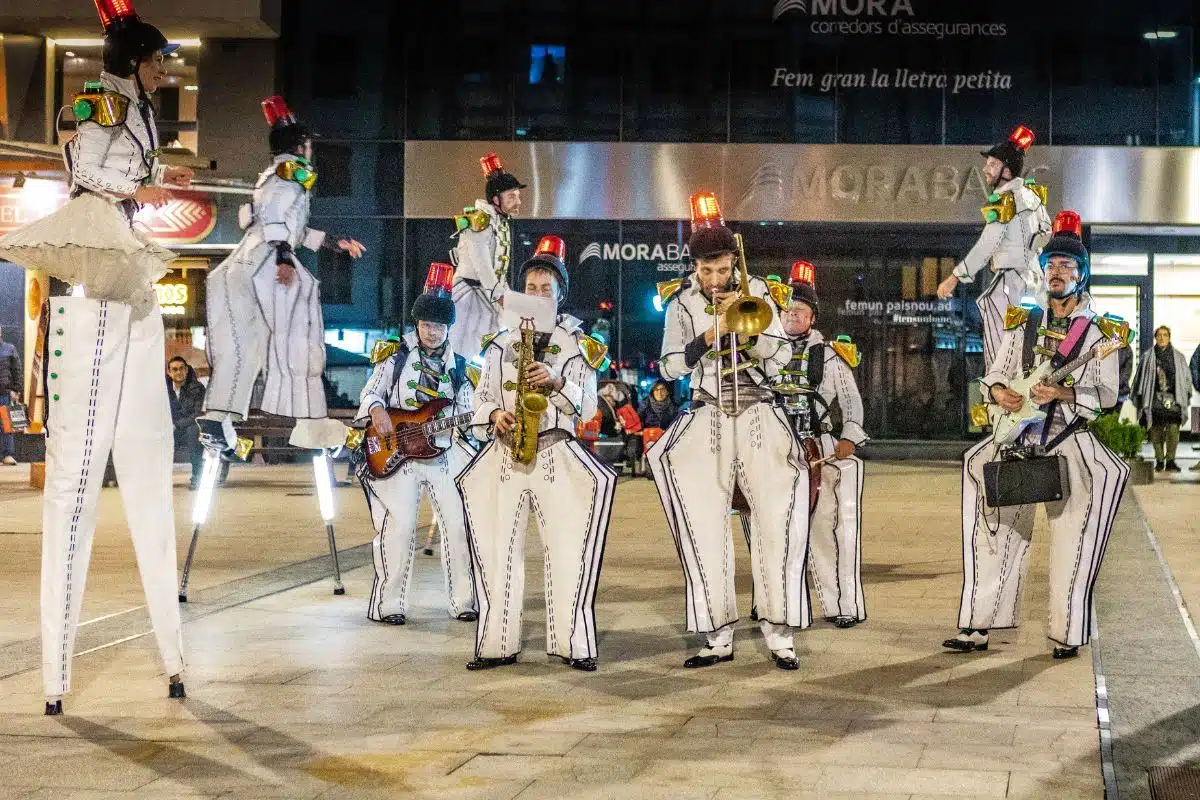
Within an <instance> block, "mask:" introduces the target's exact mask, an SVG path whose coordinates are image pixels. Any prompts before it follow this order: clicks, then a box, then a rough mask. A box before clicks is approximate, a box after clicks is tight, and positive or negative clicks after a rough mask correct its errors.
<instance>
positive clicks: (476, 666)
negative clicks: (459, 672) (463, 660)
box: [467, 653, 517, 672]
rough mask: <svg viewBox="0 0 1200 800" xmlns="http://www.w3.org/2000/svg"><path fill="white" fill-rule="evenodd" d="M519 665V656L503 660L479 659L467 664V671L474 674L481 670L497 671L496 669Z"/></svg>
mask: <svg viewBox="0 0 1200 800" xmlns="http://www.w3.org/2000/svg"><path fill="white" fill-rule="evenodd" d="M515 663H517V654H516V653H513V654H512V655H511V656H504V657H503V658H483V657H477V658H476V659H475V660H474V661H469V662H467V669H469V670H471V671H472V672H477V671H479V670H481V669H495V668H496V667H507V666H508V665H510V664H515Z"/></svg>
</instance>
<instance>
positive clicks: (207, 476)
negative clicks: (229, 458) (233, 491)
mask: <svg viewBox="0 0 1200 800" xmlns="http://www.w3.org/2000/svg"><path fill="white" fill-rule="evenodd" d="M220 470H221V457H220V456H219V455H217V454H216V453H215V452H213V451H211V450H205V451H204V466H203V468H202V469H201V472H200V486H199V487H197V489H196V498H195V500H194V501H193V503H192V541H191V544H189V545H188V554H187V559H185V560H184V562H183V579H182V580H181V581H180V582H179V602H181V603H186V602H187V586H188V576H189V575H190V574H191V571H192V559H193V558H194V557H195V556H196V542H197V541H198V540H199V539H200V529H201V528H203V527H204V523H205V522H206V521H207V520H208V512H209V510H210V509H211V508H212V500H213V492H214V491H215V490H216V487H217V474H218V473H219V472H220Z"/></svg>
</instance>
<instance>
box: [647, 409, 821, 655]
mask: <svg viewBox="0 0 1200 800" xmlns="http://www.w3.org/2000/svg"><path fill="white" fill-rule="evenodd" d="M646 457H647V461H648V463H649V465H650V471H651V473H652V474H653V475H654V482H655V485H656V486H657V487H658V493H659V498H660V499H661V500H662V504H663V510H664V511H665V512H666V516H667V525H668V527H669V528H670V529H671V535H672V536H673V537H674V539H675V547H676V549H677V551H678V553H679V559H680V562H681V563H682V565H683V576H684V595H685V606H686V615H687V629H688V630H689V631H692V632H700V633H709V632H712V631H716V630H718V629H720V628H723V627H725V626H726V625H729V624H730V623H733V622H736V621H737V619H738V611H737V595H736V592H735V589H734V562H733V541H732V539H731V531H730V519H729V517H730V514H729V509H730V504H731V503H732V502H733V489H734V482H735V480H736V482H737V484H738V485H739V486H740V488H741V490H742V493H743V494H744V495H745V496H746V499H747V501H748V502H749V504H750V509H751V514H750V562H751V574H752V575H753V578H754V597H755V602H756V603H757V606H758V615H759V618H760V619H762V620H765V621H768V622H771V623H774V624H775V625H781V626H783V625H786V626H789V627H792V628H805V627H808V625H809V624H811V622H812V615H811V610H810V609H809V605H808V591H807V587H806V585H805V571H804V564H805V557H806V554H807V553H806V551H807V549H808V524H809V519H808V468H807V466H806V465H805V463H804V461H803V458H802V456H801V453H800V448H799V445H798V444H797V443H796V440H795V438H794V437H793V436H792V434H791V430H790V426H789V425H788V422H787V418H786V417H785V416H784V413H783V412H782V411H781V410H779V409H777V408H773V407H771V406H770V405H768V404H766V403H758V404H756V405H755V406H753V407H751V408H749V409H747V410H746V411H744V412H743V413H742V414H741V415H740V416H737V417H731V416H729V415H728V414H725V413H723V412H722V411H720V410H718V409H716V408H714V407H713V406H710V405H702V406H700V407H699V408H696V409H694V410H691V411H688V412H685V413H684V414H682V415H680V416H679V418H677V419H676V420H675V422H674V423H672V425H671V427H670V428H669V429H668V430H667V433H666V435H664V436H663V438H661V439H659V440H658V441H657V442H655V444H654V446H653V447H651V448H650V450H649V452H648V453H647V454H646Z"/></svg>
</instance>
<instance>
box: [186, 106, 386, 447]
mask: <svg viewBox="0 0 1200 800" xmlns="http://www.w3.org/2000/svg"><path fill="white" fill-rule="evenodd" d="M262 107H263V114H264V116H265V117H266V119H267V124H268V125H270V134H269V140H270V147H271V156H272V161H271V165H270V166H269V167H267V169H265V170H263V172H262V173H261V174H260V175H259V176H258V182H257V183H256V185H255V188H254V196H253V200H252V202H251V203H250V204H249V205H248V206H246V207H243V209H242V216H241V223H242V226H243V228H244V229H245V231H246V232H245V234H244V235H243V236H242V240H241V242H239V243H238V246H237V248H236V249H235V250H234V251H233V252H232V253H230V254H229V257H228V258H226V259H225V260H224V261H222V262H221V263H220V264H219V265H218V266H217V267H216V269H214V270H213V271H212V272H211V273H210V274H209V276H208V279H207V282H206V290H207V298H206V303H207V307H208V333H207V348H208V361H209V364H210V365H211V367H212V376H211V377H210V378H209V382H208V392H207V394H206V395H205V398H204V410H205V413H204V416H203V417H201V418H200V420H199V422H200V428H201V439H203V440H204V441H205V443H206V445H208V446H209V447H211V448H215V449H217V450H222V451H224V452H225V453H226V454H228V453H229V452H231V451H232V449H233V448H234V447H235V445H236V436H235V435H234V432H233V425H232V423H233V422H236V421H239V420H243V419H245V418H246V415H247V414H248V413H249V410H250V396H251V393H252V391H253V389H254V381H255V379H256V378H257V377H258V375H259V373H260V372H262V373H263V377H264V382H265V389H264V391H263V399H262V410H263V411H265V412H267V413H268V414H277V415H279V416H284V417H293V418H295V419H296V428H295V431H294V432H293V436H292V444H294V445H296V446H298V447H305V448H323V447H332V446H336V445H337V444H339V443H340V442H341V441H342V440H343V439H344V436H345V429H344V427H341V426H338V425H332V426H330V425H326V424H324V423H325V422H327V419H326V408H325V388H324V386H323V384H322V382H321V373H322V372H324V370H325V327H324V323H323V321H322V318H321V298H320V294H319V291H318V289H319V286H318V283H317V280H316V278H314V277H313V275H312V273H311V272H309V271H308V270H307V269H306V268H305V267H304V265H303V264H301V263H300V260H299V259H298V258H297V257H296V253H295V248H297V247H301V246H304V247H307V248H309V249H311V250H316V249H318V248H324V249H327V250H332V251H338V252H341V251H345V252H346V253H349V254H350V256H351V257H352V258H359V257H361V256H362V255H363V253H364V252H366V248H364V247H363V246H362V244H361V243H359V242H358V241H356V240H354V239H351V238H348V237H335V236H329V235H326V234H325V233H324V232H323V231H317V230H313V229H312V228H309V227H308V215H309V204H310V202H311V191H312V188H313V186H314V185H315V184H316V181H317V173H316V171H315V169H314V168H313V165H312V133H311V132H310V131H309V129H308V127H307V126H306V125H304V124H303V123H301V122H300V121H299V120H297V119H296V115H295V114H293V113H292V112H291V111H290V110H288V107H287V104H286V103H285V102H284V100H283V98H282V97H279V96H278V95H276V96H273V97H268V98H267V99H266V100H264V101H263V103H262Z"/></svg>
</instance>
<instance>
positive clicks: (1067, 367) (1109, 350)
mask: <svg viewBox="0 0 1200 800" xmlns="http://www.w3.org/2000/svg"><path fill="white" fill-rule="evenodd" d="M1124 346H1125V342H1124V341H1123V340H1121V339H1119V338H1118V339H1105V340H1104V341H1101V342H1097V343H1096V346H1095V347H1093V348H1092V349H1091V350H1089V351H1088V352H1086V353H1084V354H1083V355H1081V356H1079V357H1078V358H1076V359H1075V360H1073V361H1070V362H1068V363H1067V364H1064V365H1063V366H1062V367H1060V368H1058V369H1054V367H1053V365H1052V364H1051V362H1050V359H1046V360H1045V361H1043V362H1042V363H1041V364H1038V365H1037V366H1036V367H1034V368H1033V369H1032V370H1030V372H1029V374H1028V375H1026V376H1025V377H1023V378H1014V379H1013V380H1012V381H1010V382H1009V383H1008V384H1007V385H1008V388H1009V389H1011V390H1013V391H1014V392H1016V393H1017V394H1019V395H1021V397H1022V399H1023V400H1024V401H1025V402H1024V403H1022V405H1021V408H1020V409H1018V410H1017V411H1005V410H1004V407H1003V406H1000V405H998V404H995V403H993V404H991V410H990V414H991V417H992V439H993V440H994V441H995V443H996V444H1011V443H1013V442H1015V441H1016V440H1017V437H1019V436H1020V435H1021V432H1022V431H1024V430H1025V429H1026V428H1027V427H1029V426H1030V425H1032V424H1033V423H1035V422H1041V421H1042V420H1044V419H1045V418H1046V412H1045V411H1043V410H1042V409H1041V408H1040V407H1039V406H1038V405H1037V404H1036V403H1034V402H1033V398H1032V397H1030V394H1029V393H1030V390H1031V389H1032V388H1033V387H1034V386H1036V385H1037V384H1039V383H1046V384H1048V385H1050V386H1057V385H1058V383H1059V382H1060V381H1061V380H1062V379H1063V378H1065V377H1067V376H1068V375H1070V374H1071V373H1072V372H1074V371H1075V370H1077V369H1079V368H1080V367H1082V366H1083V365H1084V364H1087V363H1088V362H1089V361H1091V360H1092V359H1095V360H1096V361H1100V360H1102V359H1104V358H1107V357H1108V356H1110V355H1112V354H1113V353H1115V352H1116V351H1118V350H1120V349H1121V348H1122V347H1124Z"/></svg>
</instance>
